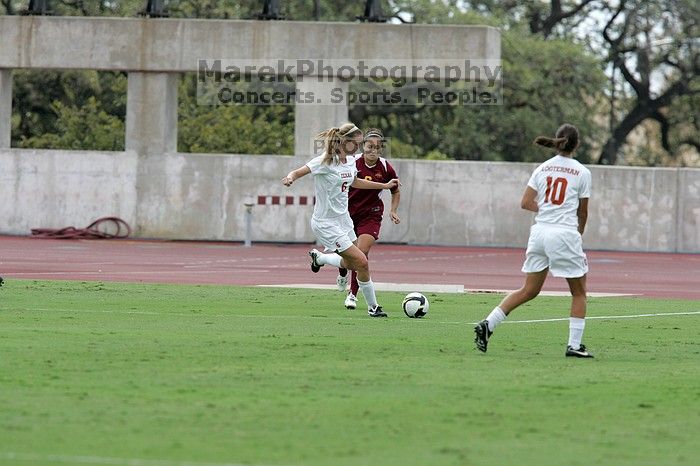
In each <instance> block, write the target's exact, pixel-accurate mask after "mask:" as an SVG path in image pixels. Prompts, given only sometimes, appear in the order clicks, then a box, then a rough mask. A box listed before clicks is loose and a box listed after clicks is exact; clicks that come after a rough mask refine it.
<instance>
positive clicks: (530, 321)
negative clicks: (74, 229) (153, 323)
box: [6, 308, 700, 331]
mask: <svg viewBox="0 0 700 466" xmlns="http://www.w3.org/2000/svg"><path fill="white" fill-rule="evenodd" d="M6 310H9V311H28V312H67V313H79V314H133V315H146V316H176V317H204V318H208V319H210V318H217V317H223V318H234V319H236V318H254V319H280V320H281V319H332V318H334V317H338V318H342V319H366V318H367V316H366V315H365V313H364V312H363V311H360V312H358V313H357V314H353V313H348V312H344V313H342V312H341V311H339V312H338V315H337V316H330V315H328V316H326V315H303V316H294V315H259V314H234V313H231V314H198V313H184V312H152V311H127V310H103V309H80V310H78V309H42V308H37V309H26V308H22V309H20V308H11V309H6ZM319 312H325V311H319ZM392 315H394V314H393V313H392ZM396 315H399V316H400V317H403V314H401V313H400V312H396ZM692 315H700V311H684V312H656V313H649V314H631V315H615V316H587V317H586V320H618V319H641V318H645V317H668V316H692ZM408 320H410V321H411V322H415V321H416V320H418V319H415V320H414V319H407V321H408ZM420 320H421V321H423V322H430V323H434V324H449V325H475V324H477V323H478V322H465V321H444V320H435V319H432V318H430V317H428V318H426V319H420ZM568 320H569V318H568V317H557V318H551V319H528V320H504V321H503V323H506V324H539V323H547V322H564V321H567V322H568ZM15 328H17V327H15ZM26 328H27V329H28V330H29V329H32V328H29V327H26ZM52 331H53V330H52Z"/></svg>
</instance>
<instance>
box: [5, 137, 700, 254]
mask: <svg viewBox="0 0 700 466" xmlns="http://www.w3.org/2000/svg"><path fill="white" fill-rule="evenodd" d="M393 163H394V165H395V166H396V169H397V172H398V173H399V175H400V177H401V179H402V182H403V184H404V186H403V187H402V197H401V206H400V208H399V215H400V216H401V218H402V220H403V221H402V223H401V224H400V225H393V224H390V223H389V222H385V225H384V226H383V228H382V241H385V242H401V243H409V244H431V245H452V246H506V247H519V248H522V247H524V246H525V242H526V241H527V236H528V230H529V226H530V224H531V223H532V220H533V215H532V214H530V213H528V212H525V211H523V210H521V209H520V208H519V204H520V197H521V195H522V192H523V190H524V187H525V184H526V182H527V180H528V177H529V176H530V173H531V171H532V169H533V168H534V166H535V165H534V164H526V163H505V162H504V163H500V162H434V161H418V160H405V159H404V160H401V159H396V160H394V161H393ZM299 164H300V162H299V161H298V160H297V159H296V158H294V157H284V156H263V155H251V156H246V155H207V154H180V153H173V154H164V155H149V156H147V157H145V156H139V155H137V154H136V153H135V152H133V151H127V152H75V151H48V150H24V149H0V167H2V170H0V179H1V180H2V183H0V198H1V199H3V202H2V203H0V233H2V234H14V235H28V234H30V229H31V228H36V227H42V228H62V227H65V226H69V225H74V226H77V227H83V226H86V225H88V224H89V223H90V222H92V221H93V220H95V219H96V218H98V217H101V216H108V215H114V216H118V217H121V218H123V219H124V220H126V221H127V222H128V223H129V224H130V225H131V226H132V227H133V228H134V236H136V237H141V238H171V239H199V240H227V241H228V240H234V241H242V240H243V239H244V236H245V222H244V214H245V206H244V201H245V198H246V196H247V195H250V196H254V197H255V198H257V196H259V195H270V196H271V195H279V196H294V198H295V203H294V205H284V201H283V202H282V204H281V205H256V206H255V207H254V208H253V225H254V229H253V241H280V242H309V243H311V242H313V241H314V237H313V234H312V232H311V229H310V227H309V219H310V217H311V213H312V210H313V207H312V205H310V204H308V205H298V202H296V199H298V196H309V197H311V196H313V195H314V188H313V182H312V179H311V178H310V177H306V178H304V179H301V180H299V181H298V182H296V183H295V184H294V185H293V186H292V187H291V188H285V187H284V186H282V184H281V182H280V180H281V179H282V177H283V176H284V175H286V174H287V173H288V172H289V170H291V169H292V168H296V167H297V165H299ZM590 168H591V171H592V173H593V197H592V198H591V201H590V214H589V226H588V228H587V231H586V234H585V236H584V244H585V246H586V247H587V248H590V249H611V250H624V251H661V252H694V253H698V252H700V170H699V169H673V168H629V167H597V166H593V167H590ZM388 198H389V196H388V195H386V196H385V200H387V201H388ZM282 199H284V197H283V198H282ZM385 220H386V219H385Z"/></svg>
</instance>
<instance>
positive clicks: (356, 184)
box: [350, 178, 401, 189]
mask: <svg viewBox="0 0 700 466" xmlns="http://www.w3.org/2000/svg"><path fill="white" fill-rule="evenodd" d="M350 186H352V187H353V188H357V189H393V188H396V187H399V186H401V183H400V182H399V179H398V178H394V179H393V180H391V181H389V182H388V183H377V182H376V181H369V180H363V179H361V178H355V181H353V182H352V184H351V185H350Z"/></svg>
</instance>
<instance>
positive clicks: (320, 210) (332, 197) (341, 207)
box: [306, 154, 357, 220]
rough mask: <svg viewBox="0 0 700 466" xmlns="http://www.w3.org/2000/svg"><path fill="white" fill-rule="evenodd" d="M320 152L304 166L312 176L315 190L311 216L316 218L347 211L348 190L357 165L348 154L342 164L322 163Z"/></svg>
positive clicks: (334, 215) (332, 215)
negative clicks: (314, 202) (314, 201)
mask: <svg viewBox="0 0 700 466" xmlns="http://www.w3.org/2000/svg"><path fill="white" fill-rule="evenodd" d="M324 156H325V154H321V155H319V156H318V157H314V158H313V159H311V160H310V161H309V162H307V163H306V166H307V167H309V169H310V170H311V174H312V175H313V176H314V189H315V190H316V204H315V205H314V214H313V218H315V219H317V220H323V219H329V218H336V217H339V216H341V215H343V214H347V212H348V190H349V189H350V185H351V184H352V182H353V181H355V177H356V176H357V167H356V166H355V159H354V158H353V157H350V156H348V157H347V158H346V162H345V163H344V164H337V163H334V162H331V163H330V165H327V164H325V163H323V162H322V161H323V157H324Z"/></svg>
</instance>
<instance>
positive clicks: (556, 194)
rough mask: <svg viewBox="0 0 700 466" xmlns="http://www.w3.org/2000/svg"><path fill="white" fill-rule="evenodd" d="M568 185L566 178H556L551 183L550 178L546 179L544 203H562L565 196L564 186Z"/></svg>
mask: <svg viewBox="0 0 700 466" xmlns="http://www.w3.org/2000/svg"><path fill="white" fill-rule="evenodd" d="M568 184H569V182H568V181H566V178H557V179H555V180H554V181H552V177H551V176H548V177H547V190H546V191H545V193H544V202H551V203H552V204H554V205H561V204H563V203H564V196H566V186H567V185H568Z"/></svg>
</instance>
